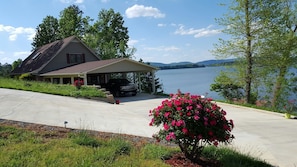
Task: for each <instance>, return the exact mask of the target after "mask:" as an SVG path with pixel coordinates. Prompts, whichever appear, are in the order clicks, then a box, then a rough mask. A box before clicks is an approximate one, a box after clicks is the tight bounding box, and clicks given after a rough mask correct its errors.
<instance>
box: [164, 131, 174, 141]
mask: <svg viewBox="0 0 297 167" xmlns="http://www.w3.org/2000/svg"><path fill="white" fill-rule="evenodd" d="M171 139H176V137H175V134H174V133H173V132H170V133H169V134H168V135H167V136H166V140H167V141H170V140H171Z"/></svg>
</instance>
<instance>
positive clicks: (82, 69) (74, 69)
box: [41, 58, 157, 76]
mask: <svg viewBox="0 0 297 167" xmlns="http://www.w3.org/2000/svg"><path fill="white" fill-rule="evenodd" d="M153 70H157V68H156V67H153V66H150V65H147V64H145V63H140V62H137V61H134V60H131V59H128V58H119V59H108V60H100V61H91V62H86V63H82V64H78V65H74V66H71V67H67V68H63V69H60V70H56V71H51V72H48V73H44V74H41V76H61V75H79V74H95V73H121V72H146V71H147V72H148V71H153Z"/></svg>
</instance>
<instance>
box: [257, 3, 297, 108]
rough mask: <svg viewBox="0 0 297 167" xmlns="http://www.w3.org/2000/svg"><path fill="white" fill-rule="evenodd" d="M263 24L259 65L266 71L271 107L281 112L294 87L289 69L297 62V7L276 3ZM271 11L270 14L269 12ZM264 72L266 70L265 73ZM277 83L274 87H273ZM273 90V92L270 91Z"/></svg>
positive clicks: (291, 4)
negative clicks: (264, 29)
mask: <svg viewBox="0 0 297 167" xmlns="http://www.w3.org/2000/svg"><path fill="white" fill-rule="evenodd" d="M266 9H268V10H266V12H265V15H262V16H265V17H263V18H261V23H262V24H263V25H264V26H265V27H266V31H264V32H263V36H264V37H265V40H263V42H262V43H263V44H262V49H261V52H260V57H258V59H259V60H258V63H259V64H261V67H262V71H265V72H266V73H265V74H266V76H267V77H266V78H268V77H269V78H268V79H269V80H268V82H267V83H268V84H266V86H267V87H268V89H269V90H271V95H270V96H269V98H270V99H269V100H270V101H271V107H272V108H275V109H279V108H281V107H283V106H284V105H285V104H283V103H286V102H287V100H288V99H287V98H288V96H290V94H289V92H292V89H294V88H295V87H294V86H290V85H292V84H291V83H290V81H292V80H294V78H293V79H292V77H294V76H290V72H289V71H290V68H292V67H295V68H296V62H297V16H296V12H297V3H296V2H295V1H292V0H274V1H273V2H271V3H270V4H268V6H267V7H266ZM269 9H270V10H269ZM263 69H264V70H263ZM271 83H274V84H271ZM269 87H270V88H269Z"/></svg>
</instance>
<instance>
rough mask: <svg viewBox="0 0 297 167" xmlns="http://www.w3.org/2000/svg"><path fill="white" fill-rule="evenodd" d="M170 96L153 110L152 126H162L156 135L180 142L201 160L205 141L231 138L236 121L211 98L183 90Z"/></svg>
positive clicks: (190, 156) (215, 142)
mask: <svg viewBox="0 0 297 167" xmlns="http://www.w3.org/2000/svg"><path fill="white" fill-rule="evenodd" d="M170 97H171V98H170V99H169V100H168V99H167V100H164V101H163V102H162V104H161V105H160V106H158V107H157V108H155V109H153V110H151V111H150V116H152V117H153V118H152V120H151V122H150V126H160V125H162V126H163V128H162V129H161V130H160V131H159V132H158V133H157V134H155V135H153V137H154V138H156V139H157V140H166V141H168V142H173V143H175V144H177V145H178V146H179V147H180V149H181V151H182V152H183V153H184V154H185V156H186V157H187V158H188V159H190V160H192V161H197V160H198V159H199V157H200V156H201V152H202V150H203V148H204V147H205V145H206V144H210V145H215V146H217V145H218V143H219V142H222V143H229V142H231V141H232V139H233V138H234V136H233V135H232V134H231V130H232V129H233V126H234V125H233V121H232V120H227V119H226V118H225V115H226V111H224V110H222V109H221V108H220V107H219V106H217V105H216V104H215V103H213V102H211V101H212V100H211V99H209V98H202V97H201V96H197V95H190V94H189V93H188V94H182V93H181V92H178V93H177V94H175V95H170Z"/></svg>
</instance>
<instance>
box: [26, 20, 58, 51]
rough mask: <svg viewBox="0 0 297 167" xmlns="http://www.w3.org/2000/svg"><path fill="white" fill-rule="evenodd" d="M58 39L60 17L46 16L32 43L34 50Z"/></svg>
mask: <svg viewBox="0 0 297 167" xmlns="http://www.w3.org/2000/svg"><path fill="white" fill-rule="evenodd" d="M58 39H60V37H59V24H58V19H56V18H55V17H53V16H46V17H45V18H44V19H43V20H42V23H41V24H39V25H38V26H37V28H36V34H35V37H34V38H33V42H32V44H31V45H32V50H35V49H36V48H38V47H40V46H43V45H45V44H48V43H51V42H54V41H56V40H58Z"/></svg>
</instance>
